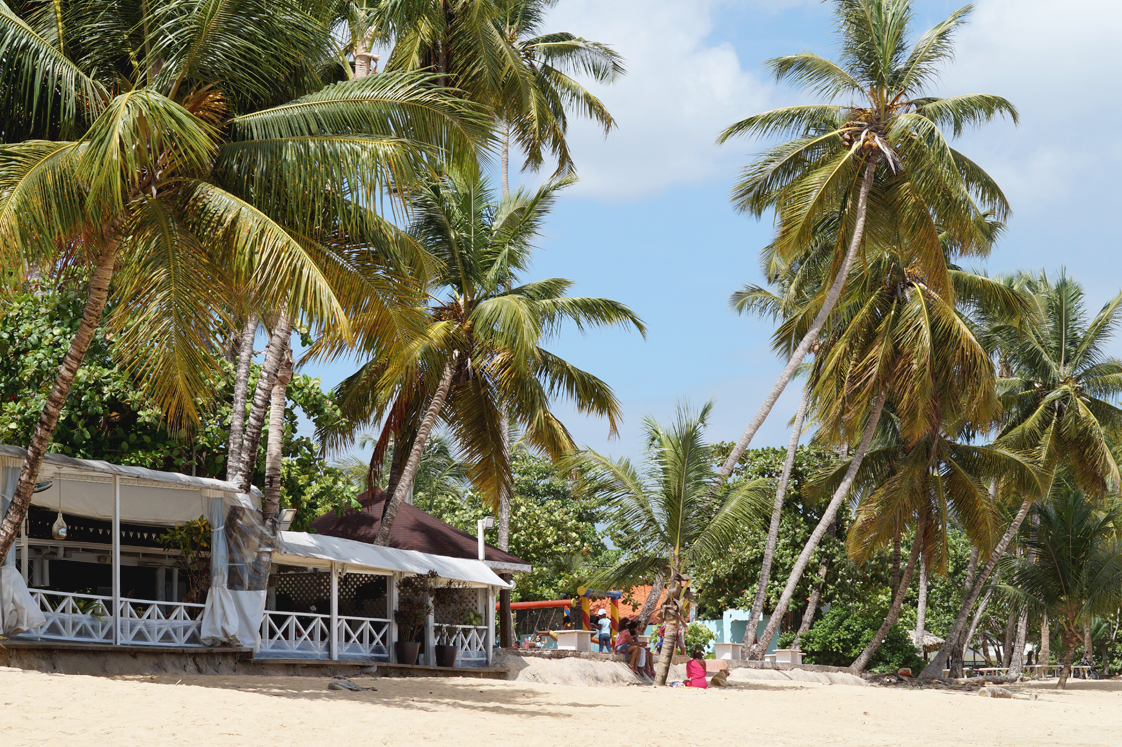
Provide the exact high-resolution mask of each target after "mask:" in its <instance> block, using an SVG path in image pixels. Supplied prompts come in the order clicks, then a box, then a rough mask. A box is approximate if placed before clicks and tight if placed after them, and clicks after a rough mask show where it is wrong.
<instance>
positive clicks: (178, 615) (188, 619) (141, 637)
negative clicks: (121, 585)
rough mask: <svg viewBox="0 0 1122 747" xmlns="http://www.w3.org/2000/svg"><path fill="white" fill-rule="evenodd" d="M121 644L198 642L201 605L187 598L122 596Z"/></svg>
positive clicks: (171, 644) (168, 644)
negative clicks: (186, 600)
mask: <svg viewBox="0 0 1122 747" xmlns="http://www.w3.org/2000/svg"><path fill="white" fill-rule="evenodd" d="M120 602H121V607H120V610H121V632H120V643H121V645H140V646H201V645H203V642H202V640H201V638H200V631H201V629H202V621H203V609H204V608H205V607H206V605H202V604H188V603H186V602H152V601H148V600H144V599H122V600H120Z"/></svg>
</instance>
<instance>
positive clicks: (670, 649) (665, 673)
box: [654, 617, 678, 687]
mask: <svg viewBox="0 0 1122 747" xmlns="http://www.w3.org/2000/svg"><path fill="white" fill-rule="evenodd" d="M677 648H678V620H677V617H674V618H671V619H669V620H666V628H665V629H664V630H663V636H662V651H660V652H659V654H658V667H656V668H655V678H654V683H655V685H657V686H659V687H661V686H662V685H665V684H666V678H667V677H669V676H670V664H671V662H673V661H674V651H675V650H677Z"/></svg>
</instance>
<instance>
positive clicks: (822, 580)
mask: <svg viewBox="0 0 1122 747" xmlns="http://www.w3.org/2000/svg"><path fill="white" fill-rule="evenodd" d="M831 526H834V525H833V524H831ZM829 572H830V557H829V556H828V555H824V556H823V557H822V562H820V563H819V564H818V582H817V583H816V584H814V590H813V591H812V592H810V599H808V600H807V602H806V612H804V613H803V619H802V622H800V623H799V631H798V632H797V633H795V640H794V641H792V642H791V648H794V649H797V648H798V647H799V641H800V640H802V637H803V636H804V635H806V633H807V631H808V630H810V626H811V625H813V624H814V615H815V613H817V612H818V602H820V601H821V600H822V589H823V587H824V586H825V585H826V574H827V573H829Z"/></svg>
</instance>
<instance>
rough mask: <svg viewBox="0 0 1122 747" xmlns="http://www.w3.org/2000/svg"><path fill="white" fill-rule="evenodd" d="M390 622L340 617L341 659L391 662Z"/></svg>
mask: <svg viewBox="0 0 1122 747" xmlns="http://www.w3.org/2000/svg"><path fill="white" fill-rule="evenodd" d="M389 634H390V621H389V620H382V619H378V618H373V617H343V616H342V615H340V616H339V657H340V658H345V657H359V658H363V659H377V660H379V661H389V660H390V650H389V640H388V639H389Z"/></svg>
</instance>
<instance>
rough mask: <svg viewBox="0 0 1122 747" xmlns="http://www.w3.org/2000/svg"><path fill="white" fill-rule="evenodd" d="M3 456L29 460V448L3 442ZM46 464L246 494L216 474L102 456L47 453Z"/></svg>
mask: <svg viewBox="0 0 1122 747" xmlns="http://www.w3.org/2000/svg"><path fill="white" fill-rule="evenodd" d="M3 457H7V458H9V459H20V460H23V459H27V449H24V448H21V447H19V446H11V445H9V444H0V458H3ZM43 463H44V464H47V465H50V466H52V467H55V468H57V469H60V470H72V471H74V472H94V473H97V474H103V475H111V476H114V477H124V478H126V479H129V480H136V481H148V482H157V483H160V484H161V485H166V486H167V487H170V488H176V487H178V488H179V489H181V490H187V489H198V490H216V491H219V492H222V493H233V494H243V495H244V493H242V491H241V490H240V489H239V488H238V486H237V485H235V484H234V483H232V482H227V481H225V480H216V479H214V478H213V477H195V476H193V475H184V474H182V473H180V472H161V471H159V470H154V469H148V468H146V467H126V466H124V465H121V464H112V463H110V462H104V461H101V460H99V459H76V458H74V457H68V456H65V455H63V454H45V455H43ZM249 491H250V493H249V494H250V495H252V496H255V497H257V498H260V497H261V496H262V493H261V491H260V490H259V489H258V488H256V487H254V486H252V485H251V486H250V488H249Z"/></svg>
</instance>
